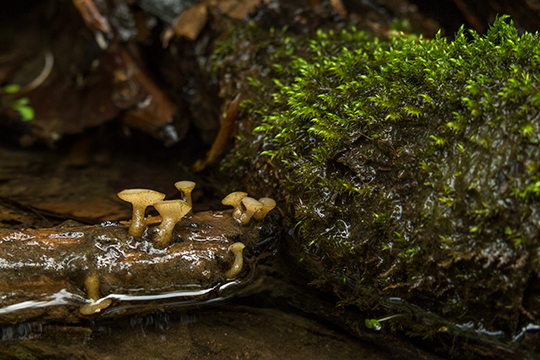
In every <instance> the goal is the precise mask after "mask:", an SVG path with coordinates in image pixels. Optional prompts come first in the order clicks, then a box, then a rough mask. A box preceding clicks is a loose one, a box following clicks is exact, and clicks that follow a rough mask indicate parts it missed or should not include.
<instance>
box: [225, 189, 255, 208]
mask: <svg viewBox="0 0 540 360" xmlns="http://www.w3.org/2000/svg"><path fill="white" fill-rule="evenodd" d="M247 195H248V194H247V193H246V192H243V191H235V192H232V193H230V194H229V195H227V196H225V197H224V198H223V200H221V203H222V204H223V205H231V206H234V207H237V206H240V202H241V201H242V199H243V198H245V197H246V196H247Z"/></svg>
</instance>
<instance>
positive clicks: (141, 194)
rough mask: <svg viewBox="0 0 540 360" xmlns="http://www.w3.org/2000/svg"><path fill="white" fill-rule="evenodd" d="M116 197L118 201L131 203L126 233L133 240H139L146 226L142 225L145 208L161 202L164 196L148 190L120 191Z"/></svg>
mask: <svg viewBox="0 0 540 360" xmlns="http://www.w3.org/2000/svg"><path fill="white" fill-rule="evenodd" d="M117 195H118V197H119V198H120V199H122V200H124V201H127V202H129V203H131V205H132V206H133V214H132V217H131V224H130V225H129V230H128V233H129V235H131V236H133V237H135V238H140V237H141V236H142V234H143V232H144V229H146V224H145V223H144V213H145V211H146V208H147V207H148V206H150V205H152V204H153V203H155V202H156V201H159V200H163V199H164V198H165V194H162V193H160V192H157V191H154V190H148V189H126V190H122V191H120V192H119V193H118V194H117Z"/></svg>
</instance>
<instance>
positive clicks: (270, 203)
mask: <svg viewBox="0 0 540 360" xmlns="http://www.w3.org/2000/svg"><path fill="white" fill-rule="evenodd" d="M259 202H260V203H261V204H263V207H262V209H259V210H258V211H257V212H256V213H255V214H254V215H253V218H254V219H255V220H262V219H264V218H265V216H266V214H268V212H269V211H270V210H272V209H273V208H275V207H276V202H275V201H274V199H271V198H267V197H263V198H260V199H259Z"/></svg>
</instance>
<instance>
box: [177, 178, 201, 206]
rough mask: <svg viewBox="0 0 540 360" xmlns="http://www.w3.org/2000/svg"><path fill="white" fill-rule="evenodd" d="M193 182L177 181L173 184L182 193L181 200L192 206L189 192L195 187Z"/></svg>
mask: <svg viewBox="0 0 540 360" xmlns="http://www.w3.org/2000/svg"><path fill="white" fill-rule="evenodd" d="M195 185H196V184H195V183H194V182H193V181H188V180H184V181H178V182H176V183H175V184H174V186H175V187H176V188H177V189H178V191H180V192H181V193H182V200H184V201H185V202H186V203H187V204H188V205H189V206H193V203H192V202H191V192H192V191H193V189H194V188H195Z"/></svg>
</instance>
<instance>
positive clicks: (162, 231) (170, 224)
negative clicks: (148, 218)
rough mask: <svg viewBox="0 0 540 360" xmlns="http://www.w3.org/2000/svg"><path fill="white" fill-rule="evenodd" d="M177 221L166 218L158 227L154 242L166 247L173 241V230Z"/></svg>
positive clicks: (158, 245)
mask: <svg viewBox="0 0 540 360" xmlns="http://www.w3.org/2000/svg"><path fill="white" fill-rule="evenodd" d="M175 225H176V222H175V221H173V219H166V218H164V219H163V221H161V224H159V226H158V228H157V234H156V238H155V239H154V243H155V245H156V246H157V247H165V246H167V245H168V244H169V243H170V242H171V238H172V232H173V229H174V226H175Z"/></svg>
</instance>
